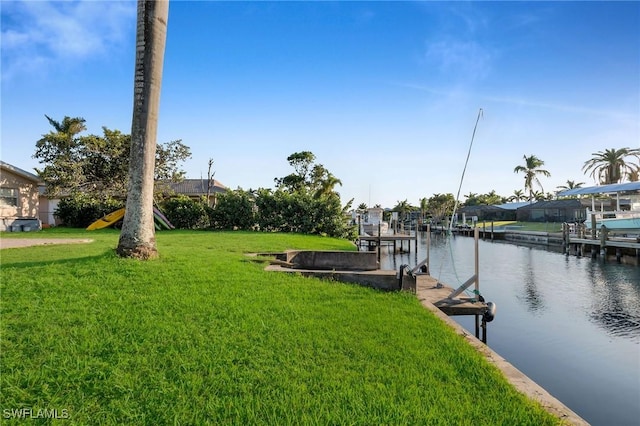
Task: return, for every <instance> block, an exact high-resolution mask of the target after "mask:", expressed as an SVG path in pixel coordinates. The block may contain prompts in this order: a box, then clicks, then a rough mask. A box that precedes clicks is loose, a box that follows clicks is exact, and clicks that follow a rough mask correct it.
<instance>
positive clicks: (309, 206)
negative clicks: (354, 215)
mask: <svg viewBox="0 0 640 426" xmlns="http://www.w3.org/2000/svg"><path fill="white" fill-rule="evenodd" d="M121 207H124V202H123V201H121V200H114V199H112V198H105V199H95V198H91V197H90V196H88V195H83V194H76V195H74V196H70V197H67V198H64V199H62V200H61V201H60V203H59V204H58V208H57V210H56V212H55V214H56V215H57V216H58V217H59V218H60V219H61V220H62V221H63V223H64V224H65V225H66V226H70V227H79V228H83V227H86V226H88V225H89V224H90V223H92V222H93V221H95V220H97V219H99V218H100V217H102V216H104V215H105V214H108V213H110V212H112V211H114V210H117V209H119V208H121ZM160 208H161V209H162V210H163V212H164V213H165V215H166V216H167V218H168V219H169V221H170V222H171V223H172V224H173V225H174V226H175V227H176V228H179V229H215V230H260V231H265V232H295V233H302V234H318V235H328V236H332V237H339V238H347V239H354V238H355V236H356V234H355V233H356V230H355V229H354V228H353V227H352V226H350V225H349V224H348V219H346V218H345V215H344V211H343V208H342V206H341V203H340V198H339V197H338V196H337V195H336V194H332V195H330V196H328V197H320V198H318V197H314V196H312V195H311V194H309V193H306V192H294V193H291V192H286V191H280V190H278V191H275V192H274V191H271V190H266V189H262V190H259V191H257V192H255V193H253V192H249V191H244V190H242V189H237V190H234V191H227V192H225V193H221V194H218V199H217V202H216V205H215V207H213V208H212V207H209V206H208V205H207V204H206V202H205V201H204V200H202V201H199V200H193V199H190V198H189V197H187V196H177V197H173V198H170V199H168V200H165V201H164V202H162V203H161V205H160Z"/></svg>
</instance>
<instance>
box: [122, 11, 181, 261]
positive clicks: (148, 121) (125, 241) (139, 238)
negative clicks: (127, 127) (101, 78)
mask: <svg viewBox="0 0 640 426" xmlns="http://www.w3.org/2000/svg"><path fill="white" fill-rule="evenodd" d="M168 17H169V2H168V1H145V0H138V20H137V23H138V27H137V35H136V64H135V76H134V78H135V80H134V93H133V119H132V123H131V153H130V160H129V187H128V192H127V204H126V213H125V216H124V221H123V223H122V232H121V233H120V241H119V242H118V247H117V249H116V251H117V252H118V254H119V255H120V256H124V257H133V258H138V259H150V258H154V257H157V256H158V251H157V249H156V237H155V226H154V221H153V178H154V167H155V156H156V131H157V127H158V110H159V107H160V88H161V84H162V65H163V61H164V50H165V44H166V38H167V21H168Z"/></svg>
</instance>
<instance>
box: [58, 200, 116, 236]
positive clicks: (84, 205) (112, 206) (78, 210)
mask: <svg viewBox="0 0 640 426" xmlns="http://www.w3.org/2000/svg"><path fill="white" fill-rule="evenodd" d="M122 207H124V201H121V200H116V199H113V198H110V197H106V198H103V199H100V198H96V197H93V196H91V195H88V194H82V193H75V194H72V195H70V196H68V197H65V198H63V199H61V200H60V202H59V203H58V207H56V210H55V211H54V213H53V214H54V215H55V216H57V217H58V218H59V219H60V220H61V221H62V224H63V225H64V226H68V227H71V228H86V227H87V226H89V225H90V224H91V223H93V222H95V221H96V220H98V219H100V218H101V217H103V216H104V215H107V214H109V213H111V212H113V211H115V210H118V209H120V208H122Z"/></svg>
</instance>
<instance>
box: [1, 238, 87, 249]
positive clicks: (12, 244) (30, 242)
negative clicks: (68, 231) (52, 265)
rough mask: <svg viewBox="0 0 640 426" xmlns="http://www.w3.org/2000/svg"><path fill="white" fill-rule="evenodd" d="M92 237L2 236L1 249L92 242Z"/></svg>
mask: <svg viewBox="0 0 640 426" xmlns="http://www.w3.org/2000/svg"><path fill="white" fill-rule="evenodd" d="M92 241H93V240H92V239H90V238H0V250H1V249H8V248H20V247H31V246H44V245H50V244H79V243H90V242H92Z"/></svg>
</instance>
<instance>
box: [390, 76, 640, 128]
mask: <svg viewBox="0 0 640 426" xmlns="http://www.w3.org/2000/svg"><path fill="white" fill-rule="evenodd" d="M391 84H393V85H395V86H399V87H406V88H408V89H413V90H419V91H421V92H427V93H430V94H433V95H437V96H441V97H446V98H451V99H456V98H460V97H464V98H465V99H469V98H473V99H477V100H481V101H487V102H494V103H499V104H505V105H514V106H519V107H531V108H539V109H546V110H551V111H557V112H567V113H578V114H587V115H594V116H602V117H608V118H611V119H615V120H619V121H624V122H636V121H637V118H638V117H637V115H636V114H634V113H630V112H626V111H618V110H611V109H604V108H590V107H585V106H581V105H570V104H562V103H557V102H547V101H542V100H537V99H529V98H524V97H515V96H509V95H505V96H492V95H486V94H482V93H476V92H470V91H469V90H468V89H460V88H454V89H451V90H447V89H436V88H433V87H430V86H425V85H422V84H413V83H391Z"/></svg>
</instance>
